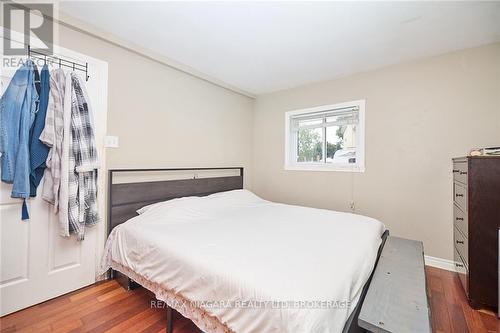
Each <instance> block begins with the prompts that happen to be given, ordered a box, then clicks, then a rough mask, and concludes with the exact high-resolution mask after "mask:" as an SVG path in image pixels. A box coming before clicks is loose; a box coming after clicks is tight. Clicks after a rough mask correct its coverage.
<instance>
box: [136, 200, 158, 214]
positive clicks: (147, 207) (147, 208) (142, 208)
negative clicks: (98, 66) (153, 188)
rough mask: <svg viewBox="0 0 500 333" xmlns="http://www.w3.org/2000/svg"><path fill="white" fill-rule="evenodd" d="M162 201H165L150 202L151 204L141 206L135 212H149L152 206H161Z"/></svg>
mask: <svg viewBox="0 0 500 333" xmlns="http://www.w3.org/2000/svg"><path fill="white" fill-rule="evenodd" d="M162 203H164V201H161V202H157V203H154V204H150V205H147V206H144V207H141V208H139V209H138V210H136V211H135V212H136V213H137V214H139V215H141V214H144V213H145V212H147V211H148V210H150V209H151V208H155V207H157V206H160V205H161V204H162Z"/></svg>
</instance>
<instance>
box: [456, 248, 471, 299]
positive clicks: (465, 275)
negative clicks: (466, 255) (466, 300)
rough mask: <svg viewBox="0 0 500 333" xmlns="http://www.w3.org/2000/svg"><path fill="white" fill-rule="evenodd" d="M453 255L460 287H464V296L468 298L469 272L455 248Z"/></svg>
mask: <svg viewBox="0 0 500 333" xmlns="http://www.w3.org/2000/svg"><path fill="white" fill-rule="evenodd" d="M453 252H454V253H455V255H454V259H455V269H456V270H457V273H458V277H459V278H460V282H461V283H462V286H463V287H464V290H465V294H466V295H467V297H469V272H468V268H467V266H466V265H465V264H464V262H463V260H462V257H460V254H459V253H458V251H457V249H456V248H455V251H453Z"/></svg>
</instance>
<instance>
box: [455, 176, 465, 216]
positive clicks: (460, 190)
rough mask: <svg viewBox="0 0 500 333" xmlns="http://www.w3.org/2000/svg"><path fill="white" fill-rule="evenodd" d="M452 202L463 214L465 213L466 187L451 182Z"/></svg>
mask: <svg viewBox="0 0 500 333" xmlns="http://www.w3.org/2000/svg"><path fill="white" fill-rule="evenodd" d="M453 201H454V202H455V204H456V205H457V206H458V208H460V209H462V211H463V212H467V187H466V185H464V184H462V183H459V182H453Z"/></svg>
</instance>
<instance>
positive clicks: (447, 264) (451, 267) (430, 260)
mask: <svg viewBox="0 0 500 333" xmlns="http://www.w3.org/2000/svg"><path fill="white" fill-rule="evenodd" d="M424 259H425V265H426V266H431V267H436V268H441V269H445V270H447V271H452V272H455V262H454V261H453V260H448V259H443V258H436V257H431V256H424Z"/></svg>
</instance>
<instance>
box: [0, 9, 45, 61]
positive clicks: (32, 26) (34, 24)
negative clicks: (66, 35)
mask: <svg viewBox="0 0 500 333" xmlns="http://www.w3.org/2000/svg"><path fill="white" fill-rule="evenodd" d="M2 9H3V22H4V27H5V28H6V29H5V30H4V33H5V36H4V38H3V55H9V56H14V55H20V56H23V55H26V54H27V53H28V45H31V43H30V39H31V38H32V37H33V38H37V39H38V40H39V41H41V42H42V43H41V44H44V46H43V47H34V46H33V45H31V49H32V50H33V51H38V52H43V53H44V54H47V55H51V54H52V52H53V46H52V45H53V43H54V23H53V20H52V17H54V5H53V4H52V3H12V2H7V3H3V8H2ZM14 25H15V26H14ZM20 28H21V29H22V32H23V33H24V43H23V45H22V46H20V45H19V44H18V45H16V46H18V47H14V46H13V45H12V43H11V30H16V29H17V30H19V29H20ZM39 44H40V43H37V46H39Z"/></svg>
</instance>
